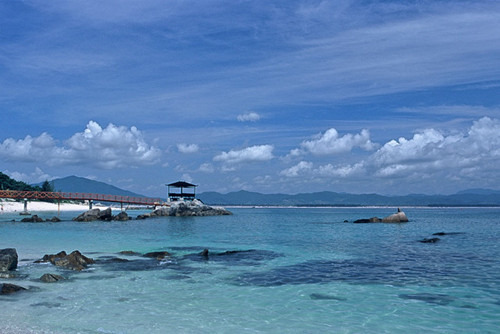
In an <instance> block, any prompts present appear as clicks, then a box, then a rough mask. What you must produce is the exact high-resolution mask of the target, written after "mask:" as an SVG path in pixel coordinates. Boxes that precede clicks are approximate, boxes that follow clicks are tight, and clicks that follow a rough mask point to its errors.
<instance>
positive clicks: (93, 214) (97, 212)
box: [73, 208, 113, 222]
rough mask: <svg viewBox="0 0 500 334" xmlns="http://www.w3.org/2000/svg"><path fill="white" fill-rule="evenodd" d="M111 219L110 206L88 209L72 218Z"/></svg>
mask: <svg viewBox="0 0 500 334" xmlns="http://www.w3.org/2000/svg"><path fill="white" fill-rule="evenodd" d="M112 219H113V213H112V211H111V208H107V209H105V210H101V209H91V210H88V211H86V212H84V213H82V214H81V215H79V216H78V217H75V218H73V220H74V221H78V222H90V221H94V220H108V221H109V220H112Z"/></svg>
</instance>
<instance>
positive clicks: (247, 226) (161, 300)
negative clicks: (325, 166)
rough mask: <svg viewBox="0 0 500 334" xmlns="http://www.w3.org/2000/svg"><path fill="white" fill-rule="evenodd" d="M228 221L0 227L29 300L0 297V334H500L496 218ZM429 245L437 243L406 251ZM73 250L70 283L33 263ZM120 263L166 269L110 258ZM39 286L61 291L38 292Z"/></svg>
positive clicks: (277, 213)
mask: <svg viewBox="0 0 500 334" xmlns="http://www.w3.org/2000/svg"><path fill="white" fill-rule="evenodd" d="M231 211H233V213H234V215H233V216H221V217H193V218H184V217H163V218H157V219H150V220H140V221H136V220H133V221H129V222H90V223H76V222H73V221H71V218H72V217H75V216H76V215H77V214H78V213H62V217H61V218H63V219H64V220H65V221H63V222H61V223H37V224H33V223H20V222H11V220H12V219H16V220H20V217H19V216H18V215H14V214H10V215H8V214H2V215H0V248H8V247H9V248H10V247H14V248H16V249H17V252H18V254H19V258H20V262H19V267H18V269H17V274H19V275H21V278H18V279H8V280H7V279H0V282H9V283H14V284H18V285H21V286H23V287H27V288H28V287H29V291H26V292H23V293H19V294H15V295H8V296H0V304H1V305H2V311H1V312H0V332H1V333H325V332H331V333H403V332H404V333H422V332H428V333H498V331H499V328H500V316H499V314H500V247H499V244H498V239H499V236H500V233H499V232H500V209H491V208H466V209H464V208H453V209H449V208H446V209H443V208H425V209H424V208H404V211H405V213H406V214H407V216H408V217H409V219H410V220H411V222H409V223H406V224H352V223H345V222H344V220H348V221H350V222H352V221H353V220H355V219H358V218H369V217H372V216H379V217H383V216H386V215H389V214H391V213H393V212H394V211H395V209H394V208H286V209H285V208H279V209H277V208H233V209H231ZM140 213H142V212H136V211H131V212H129V214H130V215H131V216H134V217H135V216H136V215H138V214H140ZM54 214H55V213H46V214H40V216H42V217H43V218H51V217H52V216H54ZM436 232H447V233H450V234H447V235H444V236H439V238H440V239H441V240H440V241H439V242H437V243H421V242H419V240H422V239H424V238H430V237H434V236H433V235H432V234H433V233H436ZM205 248H207V249H209V257H208V259H207V258H204V257H203V256H200V255H198V253H199V252H201V251H202V250H203V249H205ZM75 249H78V250H80V251H81V252H82V253H83V254H84V255H86V256H89V257H92V258H94V259H95V260H97V263H96V264H94V265H92V266H90V267H89V268H88V269H87V270H85V271H83V272H71V271H66V270H63V269H59V268H56V267H54V266H52V265H50V264H35V263H33V261H34V260H36V259H39V258H41V257H42V256H43V255H44V254H54V253H57V252H59V251H61V250H65V251H66V252H68V253H69V252H71V251H73V250H75ZM125 250H130V251H135V252H138V253H146V252H151V251H161V250H166V251H168V252H170V253H171V254H172V257H170V258H167V259H165V260H162V261H158V260H156V259H146V258H143V257H141V256H139V255H135V256H125V255H121V254H118V252H120V251H125ZM227 251H240V252H227ZM115 257H119V258H122V259H127V260H129V261H127V262H117V261H113V260H112V259H113V258H115ZM44 273H56V274H60V275H62V276H64V277H66V278H67V280H66V281H64V282H58V283H51V284H46V283H41V282H39V281H38V278H39V277H40V276H41V275H42V274H44Z"/></svg>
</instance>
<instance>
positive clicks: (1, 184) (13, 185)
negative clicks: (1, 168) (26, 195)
mask: <svg viewBox="0 0 500 334" xmlns="http://www.w3.org/2000/svg"><path fill="white" fill-rule="evenodd" d="M47 183H48V182H47ZM0 190H23V191H40V190H42V189H41V188H40V187H38V186H30V185H29V184H27V183H25V182H22V181H16V180H14V179H12V178H10V177H9V176H8V175H5V174H4V173H2V172H0Z"/></svg>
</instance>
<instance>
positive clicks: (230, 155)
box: [213, 145, 274, 164]
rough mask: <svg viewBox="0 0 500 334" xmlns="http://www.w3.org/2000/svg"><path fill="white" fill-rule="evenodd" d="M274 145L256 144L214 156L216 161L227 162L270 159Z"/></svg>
mask: <svg viewBox="0 0 500 334" xmlns="http://www.w3.org/2000/svg"><path fill="white" fill-rule="evenodd" d="M273 149H274V146H273V145H256V146H250V147H247V148H244V149H242V150H236V151H235V150H231V151H229V152H222V153H221V154H219V155H217V156H215V157H214V159H213V160H214V161H221V162H223V163H225V164H239V163H243V162H256V161H268V160H271V159H272V158H273V157H274V156H273Z"/></svg>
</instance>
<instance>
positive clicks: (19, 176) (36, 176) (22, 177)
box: [4, 167, 53, 184]
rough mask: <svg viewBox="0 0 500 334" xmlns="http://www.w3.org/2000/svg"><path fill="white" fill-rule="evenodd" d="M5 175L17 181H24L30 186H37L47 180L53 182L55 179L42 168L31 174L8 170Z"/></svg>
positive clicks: (37, 168)
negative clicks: (36, 184)
mask: <svg viewBox="0 0 500 334" xmlns="http://www.w3.org/2000/svg"><path fill="white" fill-rule="evenodd" d="M4 174H6V175H9V176H10V177H11V178H13V179H14V180H17V181H23V182H26V183H28V184H35V183H40V182H43V181H46V180H51V179H53V177H51V176H50V175H49V174H47V173H45V172H44V171H43V170H42V169H41V168H39V167H36V168H35V171H34V172H33V173H30V174H26V173H21V172H17V171H14V172H10V171H8V170H6V171H4Z"/></svg>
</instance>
